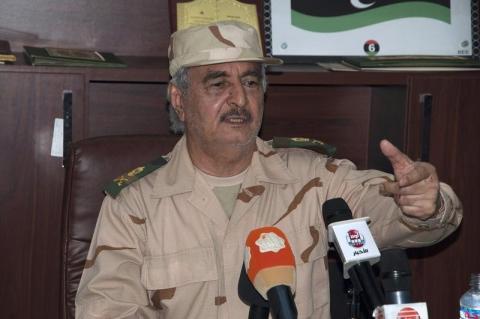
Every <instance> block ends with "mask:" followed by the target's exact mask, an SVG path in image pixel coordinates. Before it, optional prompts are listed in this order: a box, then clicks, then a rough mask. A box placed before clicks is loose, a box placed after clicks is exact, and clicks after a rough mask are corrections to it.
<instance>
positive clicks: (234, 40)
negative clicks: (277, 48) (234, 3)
mask: <svg viewBox="0 0 480 319" xmlns="http://www.w3.org/2000/svg"><path fill="white" fill-rule="evenodd" d="M168 59H169V62H170V69H169V71H170V75H172V76H173V75H174V74H175V73H176V72H177V71H178V69H180V67H182V66H183V67H190V66H199V65H208V64H217V63H224V62H235V61H257V62H262V63H265V64H281V63H282V60H280V59H276V58H271V57H265V56H264V55H263V50H262V46H261V42H260V37H259V36H258V33H257V31H256V30H255V28H253V27H252V26H250V25H248V24H245V23H243V22H239V21H219V22H215V23H212V24H207V25H200V26H194V27H190V28H187V29H183V30H179V31H177V32H175V33H173V34H172V35H171V37H170V45H169V48H168Z"/></svg>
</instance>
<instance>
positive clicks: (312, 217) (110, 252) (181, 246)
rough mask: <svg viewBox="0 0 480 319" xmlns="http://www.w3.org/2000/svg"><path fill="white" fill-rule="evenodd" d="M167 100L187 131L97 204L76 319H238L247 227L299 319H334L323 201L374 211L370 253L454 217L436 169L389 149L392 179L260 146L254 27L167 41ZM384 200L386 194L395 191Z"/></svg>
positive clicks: (440, 228) (218, 28) (196, 31)
mask: <svg viewBox="0 0 480 319" xmlns="http://www.w3.org/2000/svg"><path fill="white" fill-rule="evenodd" d="M169 59H170V74H171V75H172V82H171V84H170V86H169V92H168V93H169V97H170V101H171V104H172V106H173V109H174V111H175V113H176V115H177V116H178V118H179V119H180V121H181V122H182V123H183V124H184V126H185V133H184V136H183V137H182V138H181V140H180V141H179V142H178V144H177V145H176V146H175V148H174V149H173V150H172V152H171V153H169V154H168V155H167V156H166V157H165V159H166V160H167V163H166V164H164V165H163V166H161V167H160V168H158V169H156V170H154V171H153V172H151V173H150V174H148V175H146V176H144V177H142V178H141V179H138V180H137V181H135V182H134V183H131V184H130V185H128V187H125V188H123V189H122V191H121V192H120V193H119V194H118V195H117V196H107V197H106V198H105V200H104V203H103V205H102V208H101V212H100V216H99V219H98V222H97V228H96V231H95V234H94V237H93V240H92V244H91V247H90V252H89V254H88V258H87V263H86V265H85V270H84V273H83V276H82V279H81V283H80V287H79V290H78V295H77V299H76V305H77V318H179V319H180V318H208V319H210V318H225V319H227V318H228V319H232V318H239V319H240V318H241V319H244V318H247V317H248V311H249V307H248V306H247V305H245V304H244V303H243V302H242V301H241V300H240V299H239V297H238V294H237V284H238V279H239V274H240V270H241V267H242V263H243V254H244V247H245V239H246V238H247V235H248V234H249V232H250V231H251V230H253V229H255V228H259V227H262V226H267V225H269V226H271V225H274V226H276V227H278V228H280V229H281V230H282V231H283V232H284V233H285V234H286V236H287V238H288V240H289V242H290V245H291V247H292V250H293V253H294V256H295V263H296V285H295V288H296V293H295V303H296V306H297V309H298V317H299V318H322V319H327V318H330V314H329V302H330V296H329V282H328V269H327V267H326V263H325V258H326V255H327V249H328V241H327V233H326V230H325V224H324V222H323V219H322V211H321V208H322V204H323V203H324V202H325V201H326V200H328V199H330V198H334V197H342V198H344V199H345V200H346V201H347V203H348V204H349V206H350V208H351V209H352V211H353V214H354V217H360V216H370V218H371V220H372V222H371V225H370V228H371V231H372V233H373V236H374V238H375V240H376V242H377V244H378V246H379V247H380V248H385V247H392V246H403V247H416V246H425V245H431V244H434V243H436V242H438V241H439V240H441V239H443V238H445V237H446V236H448V235H449V234H450V233H452V232H453V231H454V230H455V229H456V227H457V226H458V225H459V223H460V221H461V216H462V208H461V204H460V202H459V200H458V198H457V197H456V195H455V194H454V192H453V191H452V190H451V188H450V187H449V186H447V185H445V184H443V183H440V182H439V181H438V176H437V174H436V172H435V168H434V167H433V166H432V165H430V164H428V163H422V162H413V161H412V160H411V159H410V158H408V157H407V156H406V155H405V154H403V153H401V152H400V151H399V150H398V149H397V148H395V146H393V145H392V144H390V143H389V142H388V141H382V142H381V143H380V148H381V151H382V152H383V153H384V154H385V156H386V157H387V158H388V159H389V160H390V161H391V163H392V166H393V169H394V176H393V175H389V174H386V173H383V172H379V171H374V170H367V171H359V170H356V168H355V166H354V165H353V164H352V163H351V162H349V161H347V160H334V159H330V158H328V157H326V156H323V155H319V154H318V153H315V152H313V151H310V150H305V149H298V148H288V149H287V148H278V149H274V148H272V147H271V146H270V145H269V144H268V143H266V142H264V141H263V140H261V139H259V138H258V137H257V133H258V131H259V128H260V125H261V120H262V113H263V98H264V91H265V73H264V67H263V66H264V65H265V64H275V63H280V61H279V60H277V59H273V58H266V57H264V56H263V53H262V50H261V47H260V42H259V39H258V36H257V33H256V32H255V30H254V29H253V28H252V27H250V26H248V25H245V24H242V23H237V22H219V23H215V24H211V25H206V26H199V27H193V28H189V29H185V30H181V31H178V32H176V33H175V34H173V35H172V37H171V43H170V48H169ZM392 194H393V196H391V195H392Z"/></svg>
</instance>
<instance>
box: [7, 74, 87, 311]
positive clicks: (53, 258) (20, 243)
mask: <svg viewBox="0 0 480 319" xmlns="http://www.w3.org/2000/svg"><path fill="white" fill-rule="evenodd" d="M0 87H1V88H2V89H3V90H2V92H1V94H0V105H1V106H2V107H1V109H0V129H1V131H0V149H2V152H1V155H0V174H2V179H1V182H0V236H1V237H0V251H1V252H2V260H1V262H0V282H1V285H2V289H0V305H1V308H2V310H1V317H2V318H49V319H51V318H52V319H55V318H57V316H58V298H59V289H58V287H59V283H60V281H59V278H60V277H59V274H60V245H59V243H60V242H59V240H60V232H61V228H60V225H61V223H60V220H61V219H60V216H61V203H62V193H63V168H62V159H61V158H58V157H51V156H50V148H51V142H52V132H53V124H54V118H62V117H63V109H62V92H63V90H66V89H68V90H72V91H73V93H74V96H75V98H74V103H75V104H77V105H80V106H81V104H83V77H82V76H80V75H58V74H35V75H33V74H29V73H14V72H3V73H0ZM81 107H83V106H81Z"/></svg>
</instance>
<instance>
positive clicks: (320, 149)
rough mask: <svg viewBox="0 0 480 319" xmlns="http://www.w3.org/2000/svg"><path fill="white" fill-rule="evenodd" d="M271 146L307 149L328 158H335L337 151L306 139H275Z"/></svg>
mask: <svg viewBox="0 0 480 319" xmlns="http://www.w3.org/2000/svg"><path fill="white" fill-rule="evenodd" d="M271 145H272V147H273V148H292V147H295V148H306V149H309V150H312V151H315V152H317V153H320V154H324V155H327V156H328V157H331V156H333V155H334V154H335V152H336V151H337V148H336V147H335V146H333V145H329V144H327V143H324V142H322V141H320V140H315V139H313V138H305V137H274V138H273V140H272V142H271Z"/></svg>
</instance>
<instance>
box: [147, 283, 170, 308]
mask: <svg viewBox="0 0 480 319" xmlns="http://www.w3.org/2000/svg"><path fill="white" fill-rule="evenodd" d="M175 290H176V288H175V287H174V288H166V289H158V290H155V292H154V293H153V295H152V298H150V300H151V301H152V304H153V306H154V307H155V308H157V309H159V310H162V309H163V306H162V300H168V299H172V298H173V296H174V295H175Z"/></svg>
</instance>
